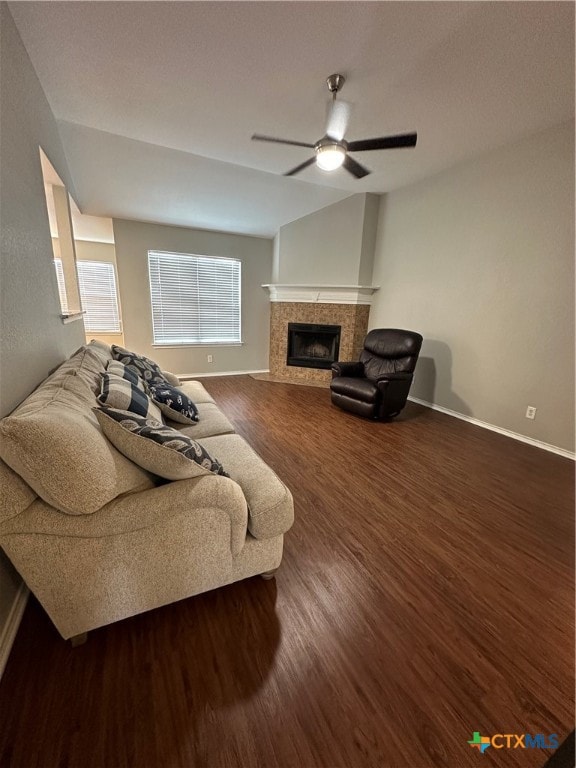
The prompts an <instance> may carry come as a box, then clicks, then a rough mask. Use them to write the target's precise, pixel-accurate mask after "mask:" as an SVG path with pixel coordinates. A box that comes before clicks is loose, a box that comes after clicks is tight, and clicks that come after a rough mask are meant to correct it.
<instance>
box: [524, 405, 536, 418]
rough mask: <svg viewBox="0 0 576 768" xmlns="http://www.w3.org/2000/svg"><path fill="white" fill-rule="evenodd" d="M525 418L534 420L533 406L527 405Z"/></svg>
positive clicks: (534, 410)
mask: <svg viewBox="0 0 576 768" xmlns="http://www.w3.org/2000/svg"><path fill="white" fill-rule="evenodd" d="M526 418H527V419H535V418H536V408H534V406H533V405H529V406H528V408H526Z"/></svg>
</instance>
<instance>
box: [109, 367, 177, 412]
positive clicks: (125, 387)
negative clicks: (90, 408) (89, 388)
mask: <svg viewBox="0 0 576 768" xmlns="http://www.w3.org/2000/svg"><path fill="white" fill-rule="evenodd" d="M98 401H99V402H100V403H102V404H103V405H107V406H108V407H109V408H118V409H119V410H121V411H131V412H132V413H135V414H137V415H138V416H144V417H145V418H147V419H154V420H155V421H159V422H162V411H161V410H160V408H158V406H157V405H155V404H154V403H153V402H152V400H151V399H150V398H149V397H148V395H147V394H146V392H144V389H141V388H140V387H139V386H137V385H136V384H132V382H131V381H127V380H126V379H121V378H120V377H119V376H114V374H112V373H103V374H102V389H101V391H100V394H99V395H98Z"/></svg>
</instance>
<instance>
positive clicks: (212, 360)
mask: <svg viewBox="0 0 576 768" xmlns="http://www.w3.org/2000/svg"><path fill="white" fill-rule="evenodd" d="M208 362H209V363H213V362H214V358H213V357H212V355H208ZM531 418H534V416H532V417H531Z"/></svg>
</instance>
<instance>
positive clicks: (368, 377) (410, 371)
mask: <svg viewBox="0 0 576 768" xmlns="http://www.w3.org/2000/svg"><path fill="white" fill-rule="evenodd" d="M421 346H422V336H420V334H419V333H415V332H414V331H401V330H399V329H397V328H375V329H374V330H372V331H370V333H369V334H368V336H366V338H365V339H364V349H363V350H362V352H361V354H360V360H359V362H357V363H332V381H331V383H330V390H331V398H332V402H333V403H334V405H338V406H339V407H340V408H344V410H346V411H352V413H357V414H358V415H359V416H367V417H368V418H371V419H386V418H392V416H397V415H398V414H399V413H400V411H401V410H402V409H403V408H404V406H405V405H406V399H407V397H408V392H409V391H410V385H411V384H412V378H413V376H414V368H415V367H416V361H417V360H418V355H419V353H420V347H421Z"/></svg>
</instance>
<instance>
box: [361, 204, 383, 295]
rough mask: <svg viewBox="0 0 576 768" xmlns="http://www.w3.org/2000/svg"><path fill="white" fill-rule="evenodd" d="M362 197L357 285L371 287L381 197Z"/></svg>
mask: <svg viewBox="0 0 576 768" xmlns="http://www.w3.org/2000/svg"><path fill="white" fill-rule="evenodd" d="M364 197H365V200H364V221H363V225H362V245H361V249H360V264H359V267H358V285H372V275H373V274H374V252H375V250H376V237H377V235H378V214H379V212H380V198H381V195H374V194H371V193H368V194H366V195H365V196H364Z"/></svg>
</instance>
